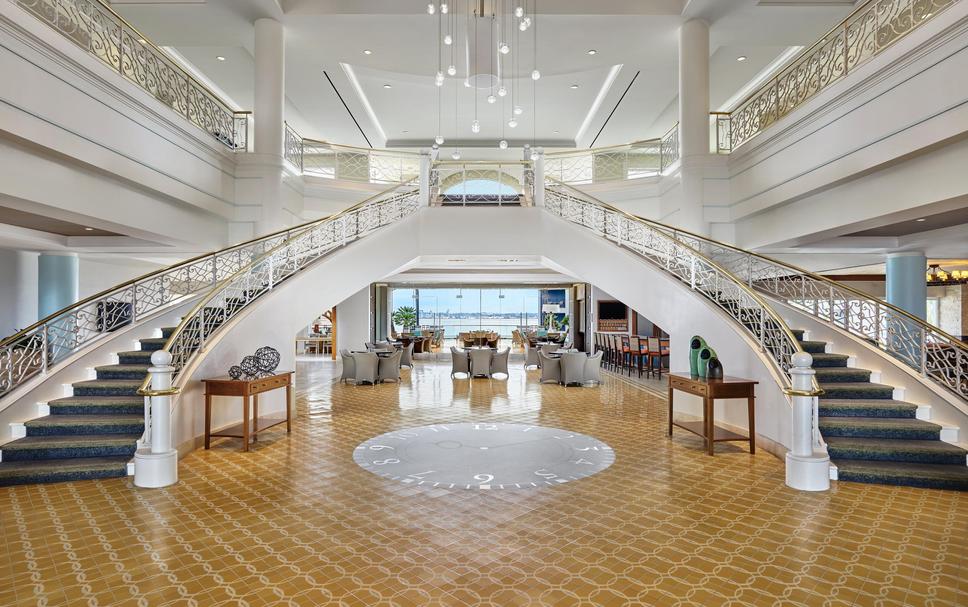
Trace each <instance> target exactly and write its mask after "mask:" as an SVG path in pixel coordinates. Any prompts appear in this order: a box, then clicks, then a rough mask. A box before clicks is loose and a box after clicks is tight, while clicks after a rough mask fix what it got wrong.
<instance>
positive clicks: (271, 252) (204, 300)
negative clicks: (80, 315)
mask: <svg viewBox="0 0 968 607" xmlns="http://www.w3.org/2000/svg"><path fill="white" fill-rule="evenodd" d="M415 180H416V179H415V178H414V179H410V180H409V181H405V182H403V183H397V184H394V185H393V186H392V187H389V188H387V189H386V190H383V191H382V192H379V193H378V194H374V195H373V196H370V197H368V198H366V199H364V200H362V201H360V202H358V203H356V204H354V205H353V206H351V207H349V208H346V209H343V210H342V211H339V212H337V213H333V214H332V215H329V216H328V217H323V218H321V219H317V220H315V221H310V222H307V223H304V224H302V225H300V226H298V229H299V230H300V233H299V236H302V235H303V234H305V233H306V232H307V231H309V230H311V229H312V228H314V227H316V226H317V225H318V224H323V223H326V222H330V221H333V220H336V219H339V218H340V217H342V216H343V215H348V214H349V213H352V212H354V211H356V210H357V209H359V208H361V207H363V206H365V205H367V204H369V203H371V202H373V201H374V200H376V199H378V198H382V197H383V196H385V195H387V194H389V193H390V192H393V191H394V190H397V189H401V188H403V187H404V186H407V185H410V184H411V183H413V182H414V181H415ZM303 228H305V229H303ZM293 229H295V228H293ZM297 237H298V236H297ZM289 244H290V241H286V242H283V243H280V244H278V245H276V246H275V247H273V248H271V249H269V250H268V251H266V252H265V253H263V254H262V255H261V256H259V257H258V258H256V259H254V260H252V261H250V262H249V263H248V265H246V266H244V267H242V268H240V269H239V270H238V271H236V272H235V273H234V274H232V275H230V276H229V277H227V278H224V279H223V280H221V281H219V282H218V283H217V284H216V285H215V286H213V287H212V288H211V289H210V290H209V292H208V294H207V295H205V296H204V297H202V299H201V300H200V301H199V302H198V303H196V304H195V305H194V306H193V307H192V309H191V311H189V312H188V314H186V315H185V316H183V317H182V320H181V322H180V323H178V326H177V327H176V328H175V330H174V331H172V334H171V335H169V336H168V339H166V340H165V345H163V346H162V347H161V349H162V350H165V351H169V350H170V348H171V346H172V344H174V343H175V339H176V338H177V337H178V336H179V335H181V334H182V333H183V332H184V331H185V327H187V326H188V323H189V322H191V320H192V319H193V318H194V317H195V315H196V314H197V313H198V312H199V311H200V310H201V309H202V308H204V307H205V306H206V305H207V304H208V303H209V302H211V301H212V300H213V299H215V297H217V296H218V294H219V292H220V291H221V290H222V288H223V287H224V286H226V285H227V284H229V283H230V282H232V281H233V280H235V279H236V278H238V277H239V276H241V275H243V274H244V273H246V272H249V271H251V270H252V268H253V267H254V266H255V265H257V264H259V263H262V261H264V260H265V259H267V258H269V257H271V256H272V255H274V254H275V253H276V252H278V251H279V250H281V249H282V248H283V247H286V246H288V245H289ZM150 383H151V375H150V374H149V375H147V376H146V377H145V379H144V381H143V382H142V383H141V387H140V388H138V391H139V393H142V392H144V391H146V390H148V385H149V384H150Z"/></svg>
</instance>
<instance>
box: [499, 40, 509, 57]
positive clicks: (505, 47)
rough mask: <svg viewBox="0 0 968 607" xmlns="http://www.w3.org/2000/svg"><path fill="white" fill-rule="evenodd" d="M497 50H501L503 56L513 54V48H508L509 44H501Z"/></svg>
mask: <svg viewBox="0 0 968 607" xmlns="http://www.w3.org/2000/svg"><path fill="white" fill-rule="evenodd" d="M497 50H499V51H500V52H501V54H502V55H507V54H508V53H510V52H511V47H510V46H508V43H507V42H502V43H501V44H499V45H498V47H497Z"/></svg>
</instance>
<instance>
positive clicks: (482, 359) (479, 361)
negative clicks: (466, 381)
mask: <svg viewBox="0 0 968 607" xmlns="http://www.w3.org/2000/svg"><path fill="white" fill-rule="evenodd" d="M493 357H494V352H492V351H491V350H483V349H476V350H471V377H491V359H492V358H493Z"/></svg>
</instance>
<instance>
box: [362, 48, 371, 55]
mask: <svg viewBox="0 0 968 607" xmlns="http://www.w3.org/2000/svg"><path fill="white" fill-rule="evenodd" d="M363 54H364V55H372V54H373V51H371V50H370V49H368V48H365V49H363Z"/></svg>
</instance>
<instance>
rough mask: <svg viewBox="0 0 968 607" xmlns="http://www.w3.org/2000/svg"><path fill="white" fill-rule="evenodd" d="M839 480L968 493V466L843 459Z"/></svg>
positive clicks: (839, 464) (838, 465) (839, 470)
mask: <svg viewBox="0 0 968 607" xmlns="http://www.w3.org/2000/svg"><path fill="white" fill-rule="evenodd" d="M837 478H838V480H839V481H849V482H855V483H880V484H884V485H902V486H905V487H924V488H928V489H953V490H955V491H968V466H965V465H964V463H962V464H913V463H904V462H879V461H870V460H849V459H848V460H843V459H842V460H838V461H837Z"/></svg>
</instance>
